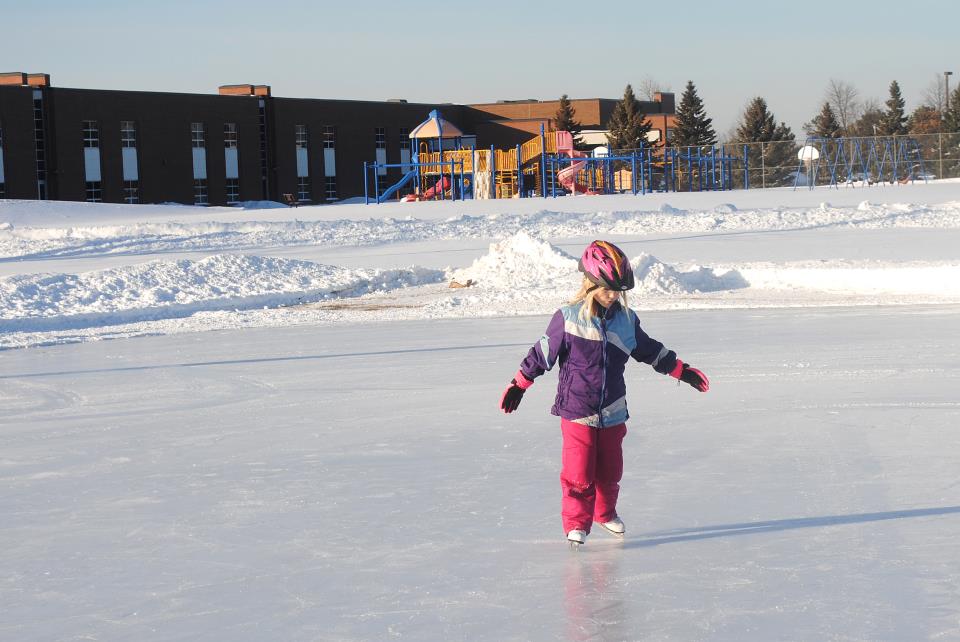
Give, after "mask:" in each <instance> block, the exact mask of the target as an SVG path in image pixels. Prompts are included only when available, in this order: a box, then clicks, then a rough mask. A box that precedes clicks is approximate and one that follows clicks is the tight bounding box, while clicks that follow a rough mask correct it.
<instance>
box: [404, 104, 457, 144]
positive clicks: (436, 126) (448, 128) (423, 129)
mask: <svg viewBox="0 0 960 642" xmlns="http://www.w3.org/2000/svg"><path fill="white" fill-rule="evenodd" d="M461 136H463V132H462V131H460V128H459V127H457V126H456V125H454V124H452V123H451V122H450V121H448V120H446V119H445V118H444V117H443V116H441V115H440V112H439V111H437V110H436V109H434V110H433V111H431V112H430V117H429V118H427V119H426V120H425V121H423V122H422V123H420V124H419V125H417V126H416V127H414V128H413V131H412V132H410V138H459V137H461Z"/></svg>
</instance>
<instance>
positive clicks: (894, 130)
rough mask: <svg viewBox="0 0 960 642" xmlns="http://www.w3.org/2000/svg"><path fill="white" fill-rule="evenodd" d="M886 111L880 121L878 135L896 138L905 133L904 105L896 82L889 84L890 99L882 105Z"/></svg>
mask: <svg viewBox="0 0 960 642" xmlns="http://www.w3.org/2000/svg"><path fill="white" fill-rule="evenodd" d="M884 104H885V105H886V106H887V110H886V111H885V112H884V113H883V119H882V120H881V121H880V132H879V133H880V134H881V135H883V136H898V135H901V134H906V133H907V125H906V123H907V116H906V114H905V113H904V107H905V105H906V103H904V101H903V96H901V95H900V85H899V84H898V83H897V81H896V80H894V81H893V82H891V83H890V98H888V99H887V102H886V103H884Z"/></svg>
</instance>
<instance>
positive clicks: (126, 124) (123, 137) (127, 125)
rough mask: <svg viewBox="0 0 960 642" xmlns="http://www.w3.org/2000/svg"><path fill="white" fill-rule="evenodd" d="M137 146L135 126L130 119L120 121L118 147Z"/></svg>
mask: <svg viewBox="0 0 960 642" xmlns="http://www.w3.org/2000/svg"><path fill="white" fill-rule="evenodd" d="M136 146H137V126H136V125H135V124H134V122H133V121H132V120H121V121H120V147H136Z"/></svg>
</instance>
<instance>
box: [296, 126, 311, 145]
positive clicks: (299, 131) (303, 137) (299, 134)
mask: <svg viewBox="0 0 960 642" xmlns="http://www.w3.org/2000/svg"><path fill="white" fill-rule="evenodd" d="M294 138H295V139H296V143H297V149H306V148H307V146H308V145H309V143H310V136H309V133H308V132H307V126H306V125H297V126H296V130H295V132H294Z"/></svg>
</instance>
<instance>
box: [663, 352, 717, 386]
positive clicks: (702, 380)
mask: <svg viewBox="0 0 960 642" xmlns="http://www.w3.org/2000/svg"><path fill="white" fill-rule="evenodd" d="M670 376H671V377H673V378H675V379H679V380H680V381H682V382H684V383H688V384H690V385H691V386H693V387H694V388H696V389H697V390H699V391H700V392H706V391H707V390H710V380H709V379H707V375H705V374H703V373H702V372H700V371H699V370H697V369H696V368H691V367H690V366H688V365H687V364H685V363H684V362H683V361H680V359H677V367H676V368H674V369H673V371H672V372H671V373H670Z"/></svg>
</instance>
